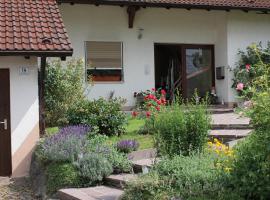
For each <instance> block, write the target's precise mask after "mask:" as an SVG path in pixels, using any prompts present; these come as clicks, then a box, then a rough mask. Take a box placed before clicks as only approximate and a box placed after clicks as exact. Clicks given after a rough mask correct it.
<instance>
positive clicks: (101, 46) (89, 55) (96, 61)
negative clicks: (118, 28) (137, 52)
mask: <svg viewBox="0 0 270 200" xmlns="http://www.w3.org/2000/svg"><path fill="white" fill-rule="evenodd" d="M85 48H86V64H87V65H86V66H87V67H86V71H87V76H89V75H91V76H92V79H93V81H96V82H98V81H102V82H106V81H110V82H111V81H122V79H123V78H122V77H123V65H122V63H123V62H122V42H93V41H88V42H86V43H85Z"/></svg>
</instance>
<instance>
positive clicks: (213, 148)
mask: <svg viewBox="0 0 270 200" xmlns="http://www.w3.org/2000/svg"><path fill="white" fill-rule="evenodd" d="M208 150H209V151H210V152H212V153H214V155H216V161H215V166H216V167H217V168H220V169H223V170H224V171H225V172H230V171H231V167H230V163H231V161H232V158H233V157H234V152H233V150H231V149H230V148H229V147H228V146H226V145H225V144H222V143H221V142H220V141H219V140H218V139H216V138H215V139H214V141H213V142H208Z"/></svg>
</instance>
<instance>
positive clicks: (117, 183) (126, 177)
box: [105, 174, 138, 189]
mask: <svg viewBox="0 0 270 200" xmlns="http://www.w3.org/2000/svg"><path fill="white" fill-rule="evenodd" d="M137 177H138V175H136V174H113V175H110V176H108V177H107V178H105V183H106V185H109V186H112V187H116V188H119V189H123V188H124V187H125V185H126V183H127V182H128V181H132V180H134V179H136V178H137Z"/></svg>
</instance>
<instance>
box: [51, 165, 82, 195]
mask: <svg viewBox="0 0 270 200" xmlns="http://www.w3.org/2000/svg"><path fill="white" fill-rule="evenodd" d="M46 174H47V192H48V194H54V193H55V192H57V191H58V190H59V189H63V188H68V187H78V186H80V184H81V179H80V177H79V174H78V172H77V170H76V169H75V168H74V167H73V165H72V164H70V163H52V164H50V165H48V166H47V170H46Z"/></svg>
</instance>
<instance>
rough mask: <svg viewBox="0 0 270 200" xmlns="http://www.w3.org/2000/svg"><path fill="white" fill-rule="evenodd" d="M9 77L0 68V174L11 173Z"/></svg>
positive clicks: (7, 71) (6, 72)
mask: <svg viewBox="0 0 270 200" xmlns="http://www.w3.org/2000/svg"><path fill="white" fill-rule="evenodd" d="M11 169H12V168H11V130H10V78H9V70H8V69H0V176H10V175H11V172H12V170H11Z"/></svg>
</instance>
